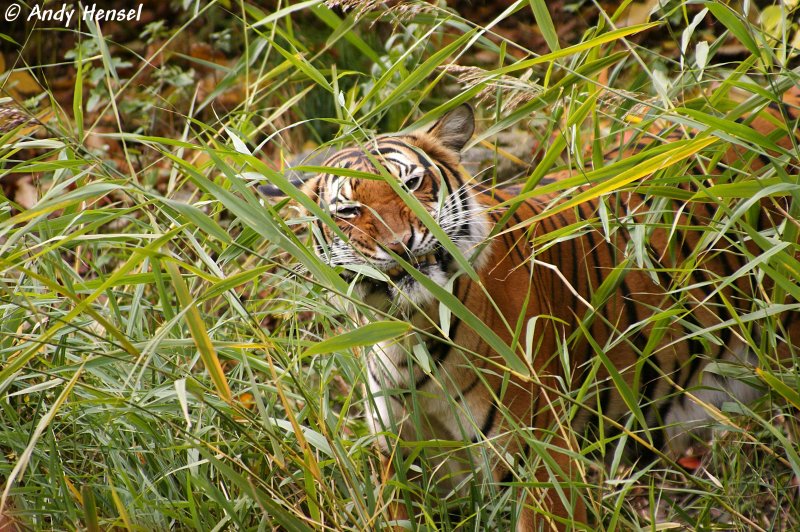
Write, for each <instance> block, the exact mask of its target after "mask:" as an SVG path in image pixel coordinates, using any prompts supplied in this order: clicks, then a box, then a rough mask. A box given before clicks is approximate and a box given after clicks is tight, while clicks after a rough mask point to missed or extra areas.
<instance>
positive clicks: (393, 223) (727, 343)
mask: <svg viewBox="0 0 800 532" xmlns="http://www.w3.org/2000/svg"><path fill="white" fill-rule="evenodd" d="M787 116H788V118H790V119H791V121H794V123H795V124H796V121H797V117H798V96H797V91H796V90H795V91H792V92H790V93H787V94H786V95H785V96H784V103H783V105H781V106H778V105H775V106H774V107H772V108H768V109H766V110H763V111H761V112H760V113H757V114H756V115H755V116H751V117H748V118H747V119H745V120H742V122H744V125H745V126H746V127H749V128H752V129H754V130H755V131H758V132H760V133H762V134H764V135H772V136H773V137H775V141H776V142H777V145H778V146H780V147H781V148H782V149H783V150H784V153H783V155H781V154H771V153H768V154H755V155H753V154H751V153H750V152H748V151H742V149H741V148H740V147H739V146H733V147H730V148H728V149H727V150H725V151H724V153H721V154H720V156H719V157H718V159H719V161H712V162H711V163H710V164H711V166H712V167H714V166H725V167H730V168H734V169H735V171H736V172H739V173H751V172H754V171H756V170H758V169H760V168H762V167H764V166H765V165H774V166H776V167H779V168H778V169H777V170H776V171H777V172H779V173H780V172H785V173H789V174H791V173H796V172H797V168H796V164H797V160H796V159H797V157H796V153H797V152H796V146H797V136H796V126H795V129H794V130H793V131H787V130H785V129H784V130H781V128H780V127H778V124H781V123H784V122H785V121H786V118H787ZM473 132H474V117H473V111H472V110H471V108H470V107H468V106H462V107H458V108H456V109H454V110H453V111H451V112H450V113H448V114H447V115H445V116H444V117H443V118H442V119H440V120H439V121H438V122H437V123H436V124H435V125H434V126H433V127H431V128H430V129H428V130H421V131H416V132H412V133H408V134H398V135H391V136H382V137H378V138H376V139H374V140H373V141H369V142H367V143H365V145H364V146H362V147H356V148H347V149H344V150H341V151H340V152H339V153H337V154H335V155H334V156H332V157H331V158H330V159H328V161H327V162H326V163H325V166H327V167H330V168H331V171H330V173H324V174H319V175H316V176H314V177H312V178H310V179H309V180H307V181H305V182H304V183H303V184H302V185H301V186H302V189H303V191H304V192H305V193H306V194H307V195H308V197H309V198H311V199H312V200H314V201H315V202H316V203H317V204H318V205H319V206H320V207H322V208H323V209H326V210H327V211H328V212H329V213H330V215H331V218H332V219H333V221H334V222H335V229H334V228H333V227H331V226H330V225H329V224H325V223H323V222H322V221H319V222H318V223H317V231H316V233H317V234H318V235H321V236H322V238H321V240H320V241H318V242H317V243H316V244H315V246H316V251H317V253H318V254H319V255H320V256H321V257H322V258H324V259H325V260H326V261H327V262H328V263H329V264H331V265H332V266H340V267H342V273H341V275H342V276H343V277H344V278H345V279H346V280H348V281H350V282H351V283H352V285H353V286H354V288H355V290H356V291H357V293H358V295H359V297H360V298H361V299H362V300H363V301H365V302H366V303H368V304H369V305H371V306H373V307H375V308H376V309H378V310H380V311H381V312H387V313H390V314H393V315H395V316H398V317H400V318H402V319H405V320H407V321H409V322H410V323H411V324H412V325H413V326H414V329H415V331H416V332H415V333H413V334H410V335H408V336H406V337H404V338H403V339H402V340H400V341H393V342H384V343H380V344H378V345H376V346H375V347H374V349H373V351H372V353H371V354H370V356H369V357H368V361H367V387H368V389H369V394H368V396H369V398H368V404H369V408H368V410H369V412H368V422H369V424H370V427H371V430H372V432H373V433H374V434H376V435H378V436H379V437H378V439H377V441H378V442H379V444H380V445H381V447H382V451H383V453H384V454H385V455H386V456H387V457H388V456H391V455H392V454H394V453H395V451H396V447H397V448H401V447H402V445H399V444H398V441H403V440H405V441H420V440H442V441H444V440H450V441H453V440H454V441H465V442H467V447H469V446H470V445H472V444H478V443H480V442H489V443H490V445H491V446H492V448H493V449H495V450H496V452H495V453H494V454H495V455H496V456H497V459H496V460H495V461H494V463H493V464H492V466H491V468H490V470H489V471H483V472H480V473H479V474H481V475H483V476H484V477H485V478H488V479H491V480H493V481H496V482H501V481H505V480H508V479H509V475H512V474H513V468H514V464H513V461H509V460H508V459H507V458H506V457H508V456H513V455H515V454H517V455H520V454H521V455H530V454H531V453H532V452H533V450H532V449H531V448H530V445H529V443H526V441H527V442H530V441H531V440H530V439H527V440H526V439H524V438H520V437H518V435H519V433H520V432H521V431H526V432H529V431H532V434H533V439H534V440H535V441H542V442H545V443H546V445H545V447H544V448H546V449H547V453H548V454H549V460H543V461H540V462H538V463H542V462H545V463H544V465H542V466H541V467H540V468H539V469H537V470H536V471H534V475H535V477H536V479H537V480H538V481H540V482H541V483H550V484H552V483H553V482H554V481H555V482H559V481H564V482H565V483H567V482H569V481H570V480H571V479H572V478H574V477H575V476H576V475H578V474H579V471H578V470H577V468H576V465H575V464H574V461H573V460H572V459H571V458H570V454H571V453H573V452H575V451H576V449H577V447H576V441H575V440H574V438H573V436H572V435H571V434H570V433H569V432H568V431H564V430H559V428H558V427H559V423H562V422H563V421H564V420H565V419H567V418H571V423H572V427H573V429H575V430H577V431H579V432H581V431H583V432H585V433H587V434H599V433H602V434H603V435H607V434H608V433H609V432H613V431H617V432H622V431H624V430H625V423H626V422H625V419H626V418H627V417H630V416H631V415H632V414H631V412H632V411H633V410H635V411H637V412H638V413H640V414H641V418H642V419H637V420H636V421H637V422H639V424H640V425H642V427H640V428H642V429H643V431H642V432H637V433H636V434H637V436H636V439H638V440H639V441H640V443H642V444H644V448H646V449H651V450H655V451H657V452H660V451H661V450H664V451H666V452H669V450H670V449H675V450H680V449H682V448H683V447H684V446H685V445H686V443H687V439H688V438H689V430H690V429H693V428H696V427H699V426H703V425H706V423H707V421H708V419H709V416H710V414H709V405H711V409H713V408H718V407H719V406H721V405H722V403H723V402H725V401H729V400H740V401H743V402H750V401H752V400H754V399H756V398H757V397H758V395H759V392H758V391H757V390H756V389H755V388H752V387H750V386H747V385H745V384H742V383H740V382H739V381H737V380H731V379H726V378H724V377H721V376H719V375H717V374H714V373H709V372H706V371H704V370H705V368H706V366H707V364H708V363H709V361H712V360H717V361H719V360H721V361H728V362H731V363H738V364H750V365H752V364H756V363H757V362H758V356H757V354H756V353H753V352H752V350H751V348H750V347H749V346H750V345H753V341H755V344H757V345H762V346H764V351H765V352H769V353H771V354H774V355H775V356H776V358H788V357H790V356H792V355H793V354H794V352H795V350H796V349H797V348H798V347H800V320H799V319H797V312H796V310H797V309H796V307H797V302H796V301H795V300H794V299H792V298H790V297H788V296H787V297H786V299H785V301H780V302H777V303H778V304H779V306H778V307H773V308H779V309H783V312H778V313H772V314H769V315H767V314H766V313H765V312H764V308H766V306H767V304H768V303H772V302H771V301H769V300H768V298H769V295H770V294H772V293H773V292H774V290H773V289H774V286H773V284H772V281H771V280H770V276H769V275H768V274H767V275H764V274H760V275H757V272H754V271H753V270H754V265H753V262H752V261H753V258H754V257H757V256H758V255H760V254H763V253H765V252H769V251H770V249H769V245H770V242H771V240H770V237H771V236H772V235H773V234H774V233H775V232H776V231H778V230H779V228H780V227H781V224H782V222H783V219H784V215H785V213H786V209H789V208H790V206H789V205H788V204H786V202H785V201H784V199H783V195H780V194H779V195H777V196H776V195H773V194H771V193H770V192H769V191H767V192H765V193H764V194H759V193H757V192H756V193H754V198H753V200H752V201H750V202H747V201H743V202H741V203H740V204H738V205H737V206H734V208H733V209H728V208H727V207H725V206H724V203H721V202H716V201H714V197H713V194H714V192H715V190H722V189H721V188H720V189H714V184H713V177H710V175H711V174H713V172H709V174H706V175H700V176H698V177H697V179H689V180H680V182H679V183H678V184H677V185H676V187H675V191H674V193H673V194H671V195H666V196H662V197H659V199H658V200H654V198H653V196H652V195H651V194H649V191H648V189H647V180H646V179H639V180H637V181H635V182H632V183H631V184H630V185H629V186H625V187H622V188H621V189H618V190H615V191H614V192H613V193H606V194H602V195H597V196H593V197H591V198H589V199H587V200H586V201H580V202H572V203H570V196H569V195H565V194H564V193H563V190H559V186H560V185H559V183H558V182H556V183H555V184H554V186H551V187H550V188H551V189H553V190H555V191H554V192H549V193H544V194H539V193H537V194H535V195H533V194H532V193H531V194H528V195H527V196H524V199H522V200H520V199H519V193H520V192H523V193H524V192H525V191H524V190H520V189H519V187H514V186H505V187H503V186H501V187H495V188H487V187H483V186H480V185H476V184H475V183H474V182H473V180H472V179H470V177H469V176H465V175H464V174H463V172H462V171H461V170H460V168H459V157H460V155H459V154H460V152H461V150H462V149H463V148H464V146H465V145H466V143H467V142H468V141H469V139H470V138H471V136H472V134H473ZM687 145H688V144H687ZM659 146H660V145H659V143H657V142H651V141H647V142H637V143H635V145H634V150H633V152H632V153H631V154H632V155H633V154H635V153H637V152H643V153H645V154H647V153H648V152H651V153H653V154H664V153H667V151H666V150H668V149H670V147H669V146H667V148H666V149H665V148H660V147H659ZM679 147H680V145H676V147H675V148H673V149H678V148H679ZM659 150H661V151H659ZM792 154H794V155H792ZM611 155H612V156H617V155H619V154H613V153H612V154H611ZM776 161H777V163H780V164H777V163H776ZM337 168H341V169H347V170H348V172H350V174H351V175H352V173H353V172H356V173H358V172H362V173H363V174H364V175H365V176H366V175H371V176H374V177H372V178H366V177H365V178H358V177H345V176H342V175H337V173H336V170H335V169H337ZM688 168H690V170H688V171H692V172H694V171H696V170H695V169H694V166H691V167H688ZM359 175H360V174H359ZM591 190H592V186H591V185H589V186H586V187H583V188H577V189H575V190H574V191H572V194H574V197H578V198H580V197H581V194H583V193H586V192H587V191H591ZM266 192H267V193H270V194H275V193H277V192H278V191H277V190H276V189H275V188H268V189H267V190H266ZM704 194H706V195H705V196H704ZM565 205H569V208H564V206H565ZM737 209H738V210H737ZM654 213H656V214H654ZM740 217H747V218H748V219H753V218H755V224H754V225H753V227H754V229H755V230H754V231H751V233H747V231H746V230H741V231H740V230H739V229H738V226H737V225H736V220H737V219H738V218H740ZM609 218H610V219H614V220H616V221H617V223H615V224H614V226H613V228H611V229H610V230H609V228H608V227H604V225H603V223H602V221H603V220H604V219H606V220H607V219H609ZM698 227H700V228H706V230H697V228H698ZM436 228H438V229H439V231H437V230H436ZM684 228H691V230H684ZM641 231H644V232H645V233H646V234H645V235H644V236H642V235H641V234H640V235H638V236H635V235H634V232H641ZM437 234H438V235H439V236H441V235H442V234H444V235H445V236H446V240H447V241H443V240H442V239H441V238H439V236H437ZM634 242H638V243H640V249H631V245H632V243H634ZM641 243H644V244H643V245H641ZM459 255H460V257H459ZM791 255H792V257H793V256H794V253H791ZM464 259H467V260H468V264H469V267H467V268H465V267H464V263H465V260H464ZM686 264H692V265H694V267H693V268H691V269H688V270H687V268H686V267H685V265H686ZM681 265H683V267H680V268H679V266H681ZM364 267H368V268H370V269H371V270H372V271H373V273H371V274H365V273H363V272H364V269H363V268H364ZM469 268H471V269H472V270H473V271H469ZM675 272H679V273H678V274H677V275H673V274H674V273H675ZM426 280H427V281H426ZM436 287H446V292H447V293H448V294H452V297H453V300H454V301H455V302H457V304H456V303H454V302H453V301H451V300H449V299H446V298H445V297H444V296H445V294H442V293H441V292H440V291H439V290H438V289H437V288H436ZM445 300H447V301H448V302H449V304H450V305H451V306H453V307H454V308H448V307H447V305H445V303H443V301H445ZM459 305H460V306H459ZM780 305H783V306H780ZM462 306H463V310H466V311H467V313H466V314H465V313H464V312H463V310H462V311H461V312H457V311H456V308H459V309H461V308H462ZM759 313H761V314H759ZM469 315H471V316H474V317H476V318H477V319H478V320H479V322H475V321H470V320H469V319H465V317H468V316H469ZM654 316H655V318H654ZM742 317H744V318H745V319H744V320H742ZM482 327H485V328H488V330H489V331H490V332H491V334H490V335H487V331H486V330H485V329H482ZM521 338H523V339H525V341H521V340H520V339H521ZM498 340H499V341H500V342H503V343H504V344H505V345H506V346H510V347H509V349H511V350H512V351H514V352H515V353H517V356H518V357H519V361H520V363H521V364H522V365H523V366H524V368H525V369H526V370H527V371H517V370H514V369H513V368H510V367H509V366H510V365H509V359H508V357H507V354H504V353H500V352H498V349H497V345H498V344H497V341H498ZM431 368H434V369H435V371H434V370H432V369H431ZM587 382H589V383H591V384H589V385H585V384H584V383H587ZM565 387H566V388H571V389H573V390H579V393H577V394H576V395H574V396H570V399H569V400H570V401H572V403H574V404H577V405H578V408H577V409H573V410H574V411H573V412H572V414H570V412H569V411H568V410H569V409H565V408H564V407H554V406H553V405H554V404H556V403H558V402H557V401H555V400H556V399H557V398H559V397H561V398H562V399H563V397H564V394H565ZM687 390H690V393H685V392H686V391H687ZM625 391H627V392H630V393H622V392H625ZM631 394H633V395H635V396H636V397H638V403H637V404H636V405H631V404H630V402H629V401H630V399H629V397H630V396H631ZM576 398H577V399H576ZM567 403H569V401H567ZM559 404H564V402H563V401H562V402H561V403H559ZM647 427H659V428H658V429H656V430H647ZM387 434H388V435H396V436H397V438H395V437H393V436H387ZM398 438H399V439H398ZM536 452H541V451H540V450H536ZM471 455H472V453H471V451H468V450H461V451H458V452H452V453H442V456H444V457H445V458H444V459H443V460H442V461H441V463H440V464H438V466H437V467H436V469H438V470H440V471H442V472H443V473H442V474H443V476H446V477H448V478H450V479H451V484H453V485H457V484H459V483H460V482H461V481H462V480H463V479H464V478H465V477H466V476H468V475H471V474H475V473H476V472H475V471H474V470H473V469H472V464H473V463H474V462H473V461H472V460H471ZM389 461H390V459H388V458H387V464H388V462H389ZM387 467H388V466H387ZM400 515H402V512H401V513H400ZM585 520H586V513H585V509H584V507H583V503H582V502H581V498H580V497H579V496H578V495H577V494H575V493H573V492H572V490H570V489H569V488H564V489H561V490H559V489H555V488H551V489H543V490H535V489H531V490H529V491H528V495H527V502H526V505H525V509H524V510H523V511H522V514H521V515H520V517H519V519H518V521H517V529H518V530H531V529H533V527H534V526H538V525H539V524H542V523H545V524H547V525H548V526H552V527H553V528H556V529H565V528H566V527H567V526H568V525H569V523H572V522H585Z"/></svg>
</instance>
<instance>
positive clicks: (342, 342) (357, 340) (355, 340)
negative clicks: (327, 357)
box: [300, 321, 411, 358]
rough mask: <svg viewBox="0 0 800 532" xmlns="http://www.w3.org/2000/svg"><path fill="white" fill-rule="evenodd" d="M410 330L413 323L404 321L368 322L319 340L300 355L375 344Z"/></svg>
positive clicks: (318, 353)
mask: <svg viewBox="0 0 800 532" xmlns="http://www.w3.org/2000/svg"><path fill="white" fill-rule="evenodd" d="M409 330H411V325H409V324H408V323H405V322H402V321H377V322H373V323H368V324H366V325H363V326H361V327H359V328H358V329H355V330H353V331H348V332H346V333H342V334H339V335H337V336H333V337H331V338H328V339H327V340H323V341H321V342H318V343H316V344H314V345H312V346H311V347H309V348H308V349H306V350H305V351H303V354H302V355H300V357H301V358H305V357H308V356H312V355H320V354H323V353H335V352H337V351H345V350H347V349H352V348H353V347H363V346H368V345H375V344H378V343H380V342H384V341H386V340H391V339H392V338H397V337H398V336H401V335H403V334H405V333H407V332H408V331H409Z"/></svg>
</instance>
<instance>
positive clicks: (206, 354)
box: [166, 262, 232, 403]
mask: <svg viewBox="0 0 800 532" xmlns="http://www.w3.org/2000/svg"><path fill="white" fill-rule="evenodd" d="M166 267H167V271H168V272H169V276H170V278H171V279H172V287H173V288H174V289H175V295H176V296H177V297H178V303H180V305H181V306H182V307H183V311H184V319H185V320H186V324H187V325H188V326H189V332H190V333H191V334H192V339H193V340H194V343H195V345H196V346H197V351H198V353H200V359H201V360H202V361H203V365H204V366H205V368H206V371H208V374H209V376H210V377H211V382H213V383H214V387H215V388H216V389H217V394H218V395H219V396H220V397H221V398H222V399H223V400H224V401H225V402H227V403H230V402H231V400H232V396H231V389H230V387H229V386H228V379H227V377H226V376H225V372H224V371H223V369H222V364H220V362H219V358H218V357H217V352H216V349H214V344H213V343H212V342H211V338H210V337H209V336H208V331H207V330H206V326H205V324H204V323H203V318H202V317H201V316H200V311H198V310H197V306H196V305H195V303H194V301H193V299H192V296H191V295H190V294H189V288H188V287H187V286H186V281H184V280H183V277H182V276H181V273H180V271H179V270H178V267H177V266H176V265H175V264H174V263H171V262H168V263H166Z"/></svg>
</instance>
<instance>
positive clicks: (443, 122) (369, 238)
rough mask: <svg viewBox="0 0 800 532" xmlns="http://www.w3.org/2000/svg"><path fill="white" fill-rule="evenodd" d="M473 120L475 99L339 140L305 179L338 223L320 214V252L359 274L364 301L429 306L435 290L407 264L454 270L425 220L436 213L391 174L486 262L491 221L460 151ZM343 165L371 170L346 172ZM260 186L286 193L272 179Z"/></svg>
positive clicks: (352, 275)
mask: <svg viewBox="0 0 800 532" xmlns="http://www.w3.org/2000/svg"><path fill="white" fill-rule="evenodd" d="M474 129H475V120H474V115H473V112H472V108H471V107H469V106H468V105H462V106H461V107H458V108H456V109H454V110H453V111H451V112H450V113H448V114H447V115H445V116H444V117H442V118H441V119H440V120H439V121H438V122H436V123H435V124H434V125H433V127H431V128H429V129H427V130H418V131H414V132H411V133H407V134H396V135H384V136H380V137H377V138H376V139H374V140H371V141H368V142H366V143H364V144H363V145H362V146H359V147H350V148H345V149H342V150H341V151H338V152H336V153H335V154H333V155H332V156H331V157H329V158H328V159H327V160H326V161H325V163H324V165H323V166H325V167H328V168H330V170H329V172H326V173H321V174H317V175H314V176H313V177H310V178H309V179H307V180H305V181H304V182H303V183H302V185H300V187H301V189H302V191H303V192H304V193H305V194H306V195H307V196H308V197H309V198H311V199H312V200H313V201H315V202H316V203H317V204H318V205H319V206H320V208H322V209H323V210H325V211H327V212H329V213H330V215H331V218H332V219H333V220H334V221H335V223H336V226H337V227H338V229H339V231H334V230H332V229H331V227H329V225H327V224H325V223H323V222H322V221H319V222H318V223H317V227H318V228H319V231H314V232H315V233H316V234H317V240H318V242H317V243H316V246H315V247H316V252H317V254H318V255H319V256H320V257H321V258H323V259H324V260H325V261H326V262H327V263H328V264H330V265H331V266H343V267H344V270H343V273H342V276H343V277H344V278H345V279H346V280H348V281H353V280H356V281H358V282H357V283H356V286H357V288H358V290H359V291H360V292H361V293H360V295H361V297H362V299H364V300H365V302H367V303H369V304H371V305H373V306H375V307H377V308H384V309H387V308H398V307H399V308H403V307H410V306H421V305H425V304H427V303H429V302H431V300H432V296H431V294H430V293H429V292H428V290H426V289H425V288H424V287H423V286H422V284H420V283H419V282H418V281H417V280H415V279H414V278H413V276H412V275H410V274H409V273H408V265H411V267H413V268H415V269H416V270H418V271H419V272H420V273H422V274H423V275H425V276H427V277H428V278H429V279H431V280H432V281H434V282H435V283H437V284H439V285H444V283H445V282H446V281H447V279H448V278H449V277H450V276H451V275H452V273H453V272H454V271H455V269H456V262H455V260H454V257H453V256H452V255H451V254H450V253H449V252H447V251H446V250H445V248H444V247H443V246H442V245H441V243H440V241H439V239H438V238H437V237H436V236H435V235H434V233H433V232H432V231H431V230H430V229H429V227H428V226H429V225H431V223H430V220H428V225H426V224H425V223H424V222H423V220H421V219H420V217H419V216H418V215H417V214H416V213H415V212H414V209H413V208H412V207H411V203H414V202H413V200H411V201H409V202H408V203H407V202H406V201H404V199H403V198H402V197H401V195H400V194H398V192H397V191H396V190H395V189H394V188H393V187H392V185H391V184H390V183H389V182H388V180H389V179H392V180H395V182H394V185H395V187H398V186H399V187H401V189H402V190H403V191H404V192H405V193H407V194H408V195H407V196H406V198H409V196H411V197H413V198H414V199H416V202H418V204H419V206H421V207H422V208H423V209H424V210H425V211H426V212H427V213H428V214H429V215H430V218H432V220H433V221H434V222H435V224H436V225H437V226H438V227H440V228H441V229H442V230H443V232H444V233H445V234H446V235H447V236H448V237H449V239H450V240H451V241H452V242H453V244H455V246H456V247H457V248H458V249H459V250H460V252H461V254H462V255H463V256H464V257H466V258H468V259H469V258H472V259H473V260H474V261H480V258H482V257H485V256H486V253H487V250H486V249H485V246H480V244H481V243H483V242H484V240H485V239H486V236H487V234H488V232H489V228H490V226H489V221H488V219H487V218H486V215H485V213H484V210H485V208H482V207H481V205H480V204H479V203H478V201H477V200H476V198H475V197H474V194H473V191H472V189H473V187H474V184H472V183H471V182H470V181H469V180H467V179H464V177H463V175H462V174H461V173H460V166H459V163H460V153H461V150H462V149H463V148H464V145H465V144H466V143H467V141H468V140H469V139H470V138H471V136H472V133H473V132H474ZM337 168H341V169H346V170H350V171H352V170H355V171H358V172H365V173H367V174H370V176H369V177H367V176H365V177H352V176H350V177H348V176H345V175H341V174H339V173H338V172H337V171H336V169H337ZM351 174H352V172H351ZM372 176H374V178H373V177H372ZM261 191H262V192H264V193H265V194H267V195H270V196H277V195H282V192H280V190H279V189H278V188H277V187H275V186H274V185H267V186H264V187H261ZM419 206H418V207H417V210H418V211H419ZM343 237H344V238H343ZM481 248H483V250H482V251H480V252H479V251H478V250H479V249H481ZM473 255H480V257H477V256H473ZM398 258H399V259H402V261H403V262H405V263H406V266H403V265H402V262H401V261H399V260H398ZM364 266H369V267H371V268H372V269H374V270H377V271H378V272H379V275H378V276H375V275H374V271H373V273H372V275H371V276H370V274H369V269H365V268H363V267H364ZM476 267H477V265H476ZM365 272H367V273H365Z"/></svg>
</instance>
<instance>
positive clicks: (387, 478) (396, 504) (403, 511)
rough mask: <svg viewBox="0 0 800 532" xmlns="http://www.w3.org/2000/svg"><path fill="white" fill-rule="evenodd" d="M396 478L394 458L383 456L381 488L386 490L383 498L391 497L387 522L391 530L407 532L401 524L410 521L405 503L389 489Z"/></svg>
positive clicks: (387, 510) (387, 507) (387, 511)
mask: <svg viewBox="0 0 800 532" xmlns="http://www.w3.org/2000/svg"><path fill="white" fill-rule="evenodd" d="M395 476H396V472H395V469H394V458H393V457H392V456H389V455H386V454H381V486H383V490H384V491H383V496H384V497H385V496H387V495H388V496H389V497H391V499H390V500H389V502H388V504H387V506H386V516H387V521H388V522H389V523H390V527H389V530H392V531H393V532H400V531H402V530H407V529H406V528H405V527H404V526H402V525H401V524H400V522H401V521H408V520H409V516H408V509H407V508H406V504H405V502H404V501H402V500H400V499H398V498H397V497H396V496H394V495H395V494H394V493H392V492H393V491H394V490H391V489H390V488H388V486H389V485H390V482H391V481H392V480H393V479H394V478H395ZM412 528H413V524H412Z"/></svg>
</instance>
